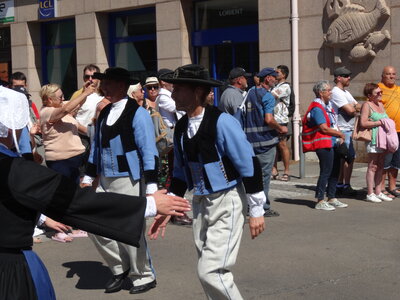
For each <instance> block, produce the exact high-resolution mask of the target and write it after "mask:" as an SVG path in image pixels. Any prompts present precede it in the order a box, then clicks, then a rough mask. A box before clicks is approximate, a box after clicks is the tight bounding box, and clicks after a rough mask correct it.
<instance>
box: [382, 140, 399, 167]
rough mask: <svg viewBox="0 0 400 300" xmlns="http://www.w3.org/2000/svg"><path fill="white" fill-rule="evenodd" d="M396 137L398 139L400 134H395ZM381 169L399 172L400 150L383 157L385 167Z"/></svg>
mask: <svg viewBox="0 0 400 300" xmlns="http://www.w3.org/2000/svg"><path fill="white" fill-rule="evenodd" d="M397 136H398V137H399V138H400V132H398V133H397ZM383 168H384V169H385V170H387V169H390V168H393V169H397V170H400V148H398V149H397V150H396V152H394V153H388V154H386V155H385V165H384V167H383Z"/></svg>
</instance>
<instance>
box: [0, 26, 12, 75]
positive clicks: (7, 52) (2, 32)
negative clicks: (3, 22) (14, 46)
mask: <svg viewBox="0 0 400 300" xmlns="http://www.w3.org/2000/svg"><path fill="white" fill-rule="evenodd" d="M10 74H11V39H10V27H1V28H0V80H3V81H7V82H8V80H9V75H10Z"/></svg>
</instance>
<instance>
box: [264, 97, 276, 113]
mask: <svg viewBox="0 0 400 300" xmlns="http://www.w3.org/2000/svg"><path fill="white" fill-rule="evenodd" d="M262 103H263V110H264V111H263V113H264V114H273V113H274V107H275V97H274V96H272V94H271V93H270V92H267V93H266V94H265V95H264V96H263V98H262Z"/></svg>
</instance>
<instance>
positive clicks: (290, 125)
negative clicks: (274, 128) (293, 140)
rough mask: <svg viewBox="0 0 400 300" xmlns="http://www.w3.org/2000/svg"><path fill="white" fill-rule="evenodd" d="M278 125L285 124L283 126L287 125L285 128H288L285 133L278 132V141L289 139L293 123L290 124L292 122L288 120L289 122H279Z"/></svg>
mask: <svg viewBox="0 0 400 300" xmlns="http://www.w3.org/2000/svg"><path fill="white" fill-rule="evenodd" d="M279 125H281V126H285V127H287V129H288V132H287V133H285V134H279V135H278V139H279V141H287V140H289V138H290V136H291V135H292V133H293V129H292V127H293V125H292V122H289V123H282V124H279Z"/></svg>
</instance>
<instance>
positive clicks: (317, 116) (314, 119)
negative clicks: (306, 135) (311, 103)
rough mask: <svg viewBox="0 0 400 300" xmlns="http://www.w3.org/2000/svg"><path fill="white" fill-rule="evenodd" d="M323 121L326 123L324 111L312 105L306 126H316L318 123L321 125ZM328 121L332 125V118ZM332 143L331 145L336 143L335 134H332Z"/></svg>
mask: <svg viewBox="0 0 400 300" xmlns="http://www.w3.org/2000/svg"><path fill="white" fill-rule="evenodd" d="M328 116H329V114H328ZM324 123H326V119H325V115H324V112H323V111H322V109H320V108H319V107H314V108H313V109H312V110H311V111H310V120H309V121H308V126H310V127H314V126H318V125H321V124H324ZM330 123H331V125H332V123H333V122H332V120H330ZM332 145H333V146H335V145H336V137H335V136H332Z"/></svg>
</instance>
